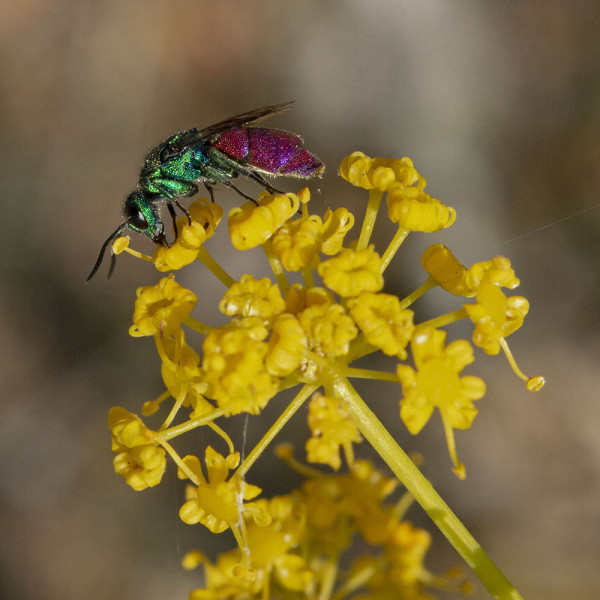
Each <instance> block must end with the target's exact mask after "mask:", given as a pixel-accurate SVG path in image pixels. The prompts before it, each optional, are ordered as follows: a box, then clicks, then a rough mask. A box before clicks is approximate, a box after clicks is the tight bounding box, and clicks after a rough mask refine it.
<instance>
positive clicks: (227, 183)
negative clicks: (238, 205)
mask: <svg viewBox="0 0 600 600" xmlns="http://www.w3.org/2000/svg"><path fill="white" fill-rule="evenodd" d="M223 185H226V186H227V187H230V188H231V189H232V190H235V191H236V192H237V193H238V194H239V195H240V196H241V197H242V198H246V200H250V202H254V204H256V206H258V202H257V201H256V200H255V199H254V198H252V197H251V196H248V195H247V194H244V192H242V190H240V189H239V188H236V187H235V185H233V183H231V182H229V181H227V182H225V181H224V182H223Z"/></svg>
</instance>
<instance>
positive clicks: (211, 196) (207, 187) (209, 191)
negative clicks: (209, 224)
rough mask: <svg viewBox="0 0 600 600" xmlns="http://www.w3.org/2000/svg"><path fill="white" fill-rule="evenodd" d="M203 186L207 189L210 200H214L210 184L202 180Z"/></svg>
mask: <svg viewBox="0 0 600 600" xmlns="http://www.w3.org/2000/svg"><path fill="white" fill-rule="evenodd" d="M204 187H205V188H206V189H207V190H208V193H209V194H210V201H211V202H214V201H215V195H214V193H213V188H212V185H210V184H208V183H206V181H205V182H204Z"/></svg>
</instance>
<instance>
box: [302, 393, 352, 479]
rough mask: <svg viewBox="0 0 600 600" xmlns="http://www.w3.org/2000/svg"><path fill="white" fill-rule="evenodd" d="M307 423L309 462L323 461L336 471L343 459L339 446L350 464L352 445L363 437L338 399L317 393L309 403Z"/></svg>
mask: <svg viewBox="0 0 600 600" xmlns="http://www.w3.org/2000/svg"><path fill="white" fill-rule="evenodd" d="M308 426H309V427H310V430H311V432H312V437H311V438H310V439H309V440H308V441H307V442H306V451H307V454H308V462H312V463H323V464H326V465H329V466H330V467H331V468H332V469H335V470H336V471H337V470H338V469H339V468H340V466H341V464H342V461H341V458H340V449H341V448H343V449H344V453H345V455H346V460H347V461H348V463H349V464H352V463H353V462H354V452H353V450H352V444H353V443H354V444H357V443H359V442H360V441H361V440H362V437H361V435H360V433H359V432H358V427H357V426H356V423H355V422H354V421H353V420H352V418H351V417H350V415H349V414H348V412H347V411H345V410H344V409H343V408H342V407H341V406H340V402H339V400H336V399H335V398H331V397H329V396H325V395H323V394H321V393H316V394H314V395H313V397H312V398H311V401H310V404H309V406H308Z"/></svg>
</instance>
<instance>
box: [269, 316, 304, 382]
mask: <svg viewBox="0 0 600 600" xmlns="http://www.w3.org/2000/svg"><path fill="white" fill-rule="evenodd" d="M307 346H308V343H307V339H306V334H305V333H304V330H303V329H302V325H300V323H299V321H298V319H297V318H296V317H295V316H294V315H290V314H284V315H280V316H279V317H277V319H276V320H275V322H274V323H273V332H272V334H271V337H270V339H269V350H268V353H267V356H266V359H265V366H266V368H267V371H268V372H269V373H270V374H271V375H275V376H276V377H285V376H286V375H289V374H290V373H292V372H293V371H295V370H296V369H297V368H298V367H299V366H300V363H301V362H302V360H303V359H304V354H305V350H306V349H307Z"/></svg>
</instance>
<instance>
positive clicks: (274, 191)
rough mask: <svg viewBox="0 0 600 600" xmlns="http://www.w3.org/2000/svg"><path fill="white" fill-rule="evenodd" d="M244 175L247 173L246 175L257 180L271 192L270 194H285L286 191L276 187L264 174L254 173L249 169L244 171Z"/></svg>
mask: <svg viewBox="0 0 600 600" xmlns="http://www.w3.org/2000/svg"><path fill="white" fill-rule="evenodd" d="M244 175H246V177H248V178H250V179H252V180H254V181H256V183H258V184H260V185H262V186H263V187H264V188H265V190H267V192H269V194H283V193H284V192H282V191H280V190H278V189H277V188H274V187H273V186H272V185H271V184H270V183H269V182H268V181H267V180H266V179H265V178H264V177H263V176H262V175H260V174H259V173H254V172H252V171H248V172H247V173H244Z"/></svg>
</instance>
